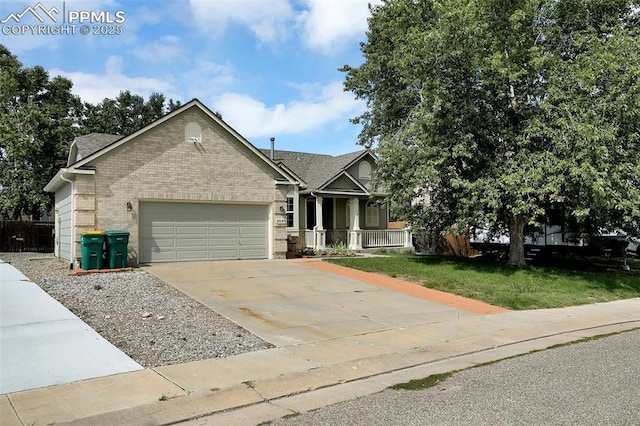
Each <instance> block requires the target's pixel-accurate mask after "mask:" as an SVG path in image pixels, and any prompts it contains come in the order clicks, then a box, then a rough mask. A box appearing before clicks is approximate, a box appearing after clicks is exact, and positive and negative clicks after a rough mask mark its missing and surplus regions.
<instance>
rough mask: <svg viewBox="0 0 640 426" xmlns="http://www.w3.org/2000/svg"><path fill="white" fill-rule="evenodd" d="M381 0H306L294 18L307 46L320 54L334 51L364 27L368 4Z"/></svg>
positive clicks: (360, 33)
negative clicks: (306, 7)
mask: <svg viewBox="0 0 640 426" xmlns="http://www.w3.org/2000/svg"><path fill="white" fill-rule="evenodd" d="M381 2H382V1H381V0H341V1H326V0H307V5H308V8H309V9H308V10H307V11H304V12H302V13H301V14H300V16H299V17H298V21H299V24H300V25H301V27H302V36H303V40H304V42H305V43H306V44H307V46H309V47H311V48H312V49H315V50H319V51H321V52H323V53H332V52H335V51H338V50H340V49H341V48H342V46H343V45H345V44H347V43H349V42H350V41H352V40H353V39H354V38H358V37H359V38H362V36H363V34H364V33H365V31H366V30H367V18H368V17H369V15H370V13H369V7H368V5H369V3H371V4H379V3H381Z"/></svg>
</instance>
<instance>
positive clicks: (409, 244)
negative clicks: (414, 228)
mask: <svg viewBox="0 0 640 426" xmlns="http://www.w3.org/2000/svg"><path fill="white" fill-rule="evenodd" d="M404 247H405V248H409V249H413V235H411V230H410V229H409V228H404Z"/></svg>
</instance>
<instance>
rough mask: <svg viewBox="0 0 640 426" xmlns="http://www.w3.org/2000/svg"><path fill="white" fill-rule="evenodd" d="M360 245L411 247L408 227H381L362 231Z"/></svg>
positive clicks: (368, 246)
mask: <svg viewBox="0 0 640 426" xmlns="http://www.w3.org/2000/svg"><path fill="white" fill-rule="evenodd" d="M360 232H362V247H363V248H371V247H411V232H409V230H408V229H383V230H376V231H373V230H365V229H363V230H362V231H360Z"/></svg>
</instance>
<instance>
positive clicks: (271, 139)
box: [269, 136, 276, 160]
mask: <svg viewBox="0 0 640 426" xmlns="http://www.w3.org/2000/svg"><path fill="white" fill-rule="evenodd" d="M269 140H270V141H271V159H272V160H273V157H274V156H275V153H274V150H275V142H276V138H274V137H273V136H271V137H270V138H269Z"/></svg>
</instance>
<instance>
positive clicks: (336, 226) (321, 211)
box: [299, 194, 413, 250]
mask: <svg viewBox="0 0 640 426" xmlns="http://www.w3.org/2000/svg"><path fill="white" fill-rule="evenodd" d="M301 204H303V203H301ZM303 205H304V206H305V207H306V209H305V210H306V213H305V219H306V220H305V222H306V223H305V225H306V227H305V228H304V229H301V230H300V235H301V236H302V235H303V236H304V248H312V249H315V250H323V249H325V248H327V247H328V246H335V245H339V244H343V245H345V246H347V247H348V248H349V249H350V250H364V249H371V248H406V249H412V248H413V243H412V235H411V231H410V230H409V229H407V228H390V227H389V209H388V206H387V204H386V203H385V202H384V200H383V199H382V198H372V197H367V198H363V197H351V198H347V197H344V196H328V195H323V196H320V195H318V194H315V197H308V198H306V199H305V202H304V204H303ZM299 245H300V244H299Z"/></svg>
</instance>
